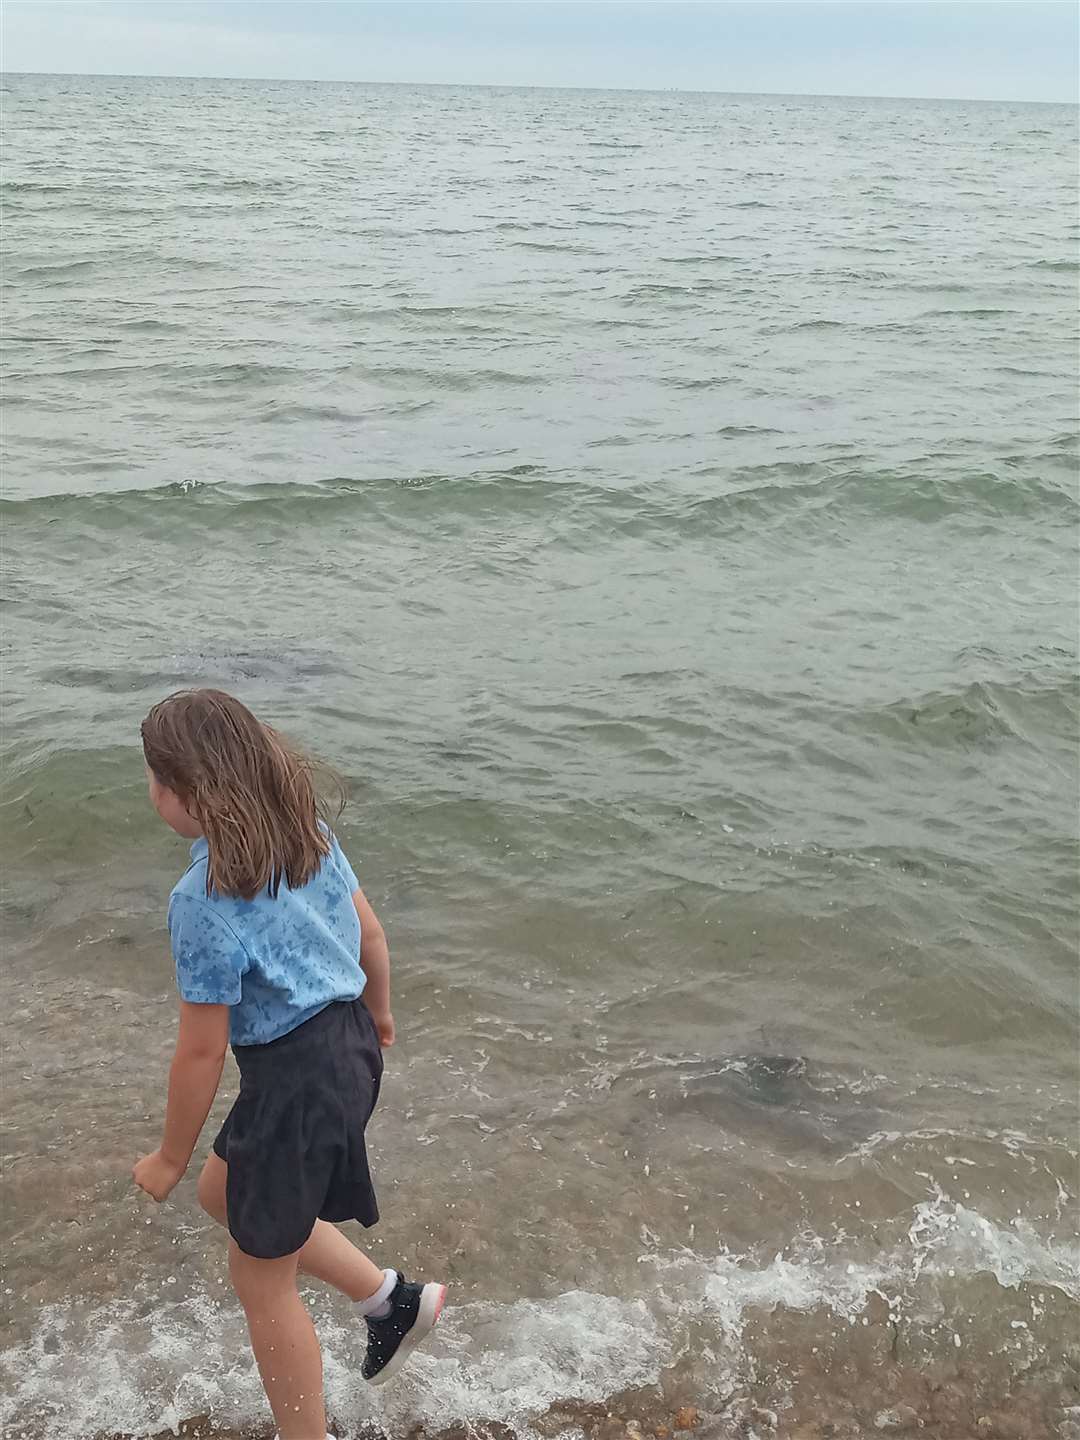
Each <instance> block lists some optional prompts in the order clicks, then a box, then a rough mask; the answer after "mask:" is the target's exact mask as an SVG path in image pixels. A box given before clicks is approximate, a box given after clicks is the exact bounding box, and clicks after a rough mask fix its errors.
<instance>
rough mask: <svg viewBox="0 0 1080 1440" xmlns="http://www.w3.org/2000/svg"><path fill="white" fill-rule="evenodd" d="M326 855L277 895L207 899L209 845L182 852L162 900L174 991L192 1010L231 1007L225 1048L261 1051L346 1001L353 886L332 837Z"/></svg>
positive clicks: (354, 922) (353, 954)
mask: <svg viewBox="0 0 1080 1440" xmlns="http://www.w3.org/2000/svg"><path fill="white" fill-rule="evenodd" d="M330 838H331V847H330V854H329V855H327V857H326V858H325V859H324V860H323V863H322V865H321V867H320V868H319V870H318V872H317V873H316V874H315V875H314V876H313V877H312V878H311V879H310V880H309V881H308V883H307V884H306V885H302V886H301V887H300V888H299V889H296V890H290V889H289V886H288V884H287V883H286V881H285V879H284V878H282V881H281V888H280V890H279V891H278V894H277V898H276V899H275V898H272V897H271V895H270V893H269V891H264V892H263V893H262V894H261V895H257V896H256V897H255V899H254V900H241V899H238V898H237V897H235V896H230V895H218V894H217V893H216V892H215V893H214V894H212V895H207V893H206V867H207V861H208V853H209V847H208V845H207V843H206V841H205V839H200V840H196V841H195V844H194V845H192V847H191V864H190V865H189V866H188V868H187V870H186V871H185V872H184V874H183V876H181V878H180V881H179V883H178V884H177V886H176V888H175V889H174V890H173V892H172V895H171V896H170V897H169V938H170V940H171V941H172V953H173V959H174V960H175V961H176V985H177V989H178V990H179V991H180V995H181V997H182V998H183V999H184V1000H190V1001H192V1002H193V1003H194V1004H196V1005H231V1006H232V1013H231V1015H230V1017H229V1031H230V1038H231V1040H232V1043H233V1044H234V1045H265V1044H266V1043H267V1042H268V1041H270V1040H277V1039H278V1038H279V1037H280V1036H282V1035H287V1034H288V1032H289V1031H290V1030H295V1029H296V1027H297V1026H298V1025H302V1024H303V1023H304V1021H305V1020H310V1019H311V1017H312V1016H313V1015H317V1014H318V1013H319V1011H320V1010H325V1008H326V1006H327V1005H329V1004H331V1003H332V1002H333V1001H335V1000H355V999H356V997H357V996H358V995H359V994H360V993H361V992H362V991H363V988H364V985H365V983H366V977H365V975H364V972H363V970H361V968H360V921H359V919H358V918H357V914H356V907H355V905H354V904H353V899H352V897H353V892H354V891H355V890H356V889H357V888H358V886H357V882H356V876H355V875H354V874H353V870H352V866H351V865H350V864H349V862H348V860H346V859H345V856H344V855H343V854H342V853H341V846H340V845H339V844H338V842H337V840H336V839H334V837H333V836H331V837H330Z"/></svg>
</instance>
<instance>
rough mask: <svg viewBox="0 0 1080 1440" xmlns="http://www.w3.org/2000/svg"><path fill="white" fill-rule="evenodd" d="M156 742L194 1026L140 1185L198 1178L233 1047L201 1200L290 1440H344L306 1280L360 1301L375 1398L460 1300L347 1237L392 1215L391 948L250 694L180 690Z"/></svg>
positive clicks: (183, 1039)
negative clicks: (386, 1155)
mask: <svg viewBox="0 0 1080 1440" xmlns="http://www.w3.org/2000/svg"><path fill="white" fill-rule="evenodd" d="M142 740H143V753H144V755H145V758H146V769H147V779H148V782H149V787H150V800H151V802H152V803H153V806H154V809H155V810H156V811H157V812H158V814H159V815H160V816H161V818H162V819H163V820H164V821H165V823H166V824H167V825H169V826H171V827H172V829H173V830H175V831H176V833H177V834H178V835H182V836H183V837H184V838H185V839H187V840H192V841H194V844H193V845H192V847H191V864H190V865H189V866H188V868H187V870H186V871H185V873H184V875H183V876H182V877H181V879H180V882H179V883H178V884H177V886H176V888H175V889H174V890H173V892H172V896H171V898H170V900H169V936H170V939H171V942H172V952H173V958H174V960H175V962H176V980H177V988H178V990H179V992H180V1030H179V1036H178V1039H177V1043H176V1055H175V1057H174V1059H173V1063H172V1069H171V1071H170V1075H169V1099H168V1105H167V1108H166V1112H165V1130H164V1135H163V1137H162V1141H161V1145H160V1147H159V1148H158V1149H157V1150H155V1151H154V1153H153V1154H152V1155H147V1156H146V1157H145V1158H144V1159H142V1160H140V1161H139V1163H138V1164H137V1165H136V1166H135V1170H134V1178H135V1183H136V1184H137V1185H139V1186H140V1187H141V1188H142V1189H143V1190H145V1191H146V1193H147V1194H148V1195H151V1196H153V1198H154V1199H155V1200H158V1201H161V1200H164V1199H165V1197H166V1196H167V1195H168V1194H169V1192H170V1191H171V1190H172V1189H173V1187H174V1186H175V1185H176V1183H177V1181H178V1180H179V1179H180V1177H181V1176H182V1175H183V1174H184V1172H185V1170H186V1169H187V1167H188V1164H189V1162H190V1160H191V1154H192V1151H193V1150H194V1148H195V1143H196V1141H197V1140H198V1138H199V1132H200V1131H201V1130H202V1127H203V1124H204V1123H205V1121H206V1116H207V1114H208V1112H209V1110H210V1106H211V1104H212V1103H213V1100H214V1096H215V1094H216V1093H217V1088H218V1083H219V1081H220V1080H221V1069H222V1065H223V1063H224V1059H225V1049H226V1045H227V1043H228V1042H229V1040H230V1039H231V1041H232V1046H233V1054H234V1055H235V1057H236V1063H237V1065H238V1066H239V1068H240V1094H239V1096H238V1097H237V1100H236V1103H235V1104H234V1105H233V1107H232V1109H231V1110H230V1111H229V1114H228V1116H227V1117H226V1120H225V1123H224V1125H223V1126H222V1127H221V1130H220V1131H219V1133H218V1136H217V1138H216V1140H215V1141H214V1150H213V1154H212V1155H211V1156H210V1158H209V1159H208V1160H207V1162H206V1164H205V1165H204V1166H203V1170H202V1174H201V1175H200V1177H199V1187H198V1194H199V1201H200V1203H201V1204H202V1206H203V1208H204V1209H205V1210H206V1211H207V1212H208V1213H209V1214H210V1215H211V1216H213V1218H214V1219H215V1220H217V1221H219V1222H220V1223H221V1224H222V1225H226V1226H227V1227H228V1230H229V1236H230V1240H229V1273H230V1275H231V1278H232V1283H233V1287H234V1289H235V1290H236V1294H237V1296H238V1297H239V1300H240V1303H241V1304H242V1305H243V1307H244V1311H245V1313H246V1315H247V1321H248V1330H249V1333H250V1335H251V1345H252V1349H253V1350H254V1352H255V1359H256V1362H257V1363H258V1366H259V1373H260V1375H261V1376H262V1381H263V1386H264V1387H265V1389H266V1397H267V1399H268V1400H269V1402H270V1408H271V1410H272V1411H273V1412H274V1418H275V1420H276V1421H277V1425H278V1433H279V1437H280V1440H324V1437H325V1440H332V1437H330V1436H327V1435H326V1412H325V1409H324V1403H323V1383H322V1356H321V1354H320V1351H319V1342H318V1340H317V1339H316V1336H315V1330H314V1327H313V1326H312V1323H311V1318H310V1316H309V1315H308V1313H307V1310H306V1309H305V1308H304V1305H303V1303H302V1301H301V1300H300V1296H299V1295H298V1294H297V1289H296V1276H297V1272H298V1271H303V1272H304V1274H306V1275H314V1276H315V1277H316V1278H317V1279H319V1280H325V1281H327V1282H328V1283H329V1284H331V1285H334V1286H336V1287H337V1289H339V1290H341V1291H342V1292H343V1293H344V1294H346V1295H347V1296H349V1298H350V1299H351V1300H353V1301H355V1302H356V1307H357V1310H358V1312H359V1314H360V1315H362V1316H363V1317H364V1319H365V1320H366V1322H367V1353H366V1356H365V1359H364V1363H363V1375H364V1377H365V1379H367V1380H371V1381H372V1382H373V1383H375V1384H380V1383H382V1382H383V1381H384V1380H387V1379H389V1378H390V1376H391V1375H393V1374H395V1373H396V1371H397V1370H398V1369H399V1368H400V1367H401V1365H402V1364H403V1363H404V1361H405V1359H406V1357H407V1355H408V1354H409V1352H410V1351H411V1350H413V1349H414V1348H415V1347H416V1346H417V1345H418V1344H419V1343H420V1342H421V1340H423V1339H424V1337H425V1336H426V1335H427V1334H428V1333H429V1332H430V1331H431V1329H432V1327H433V1326H434V1325H435V1322H436V1321H437V1320H438V1318H439V1314H440V1312H441V1310H442V1307H443V1302H444V1300H445V1298H446V1289H445V1286H443V1285H415V1284H411V1283H410V1282H409V1281H407V1280H406V1279H405V1277H404V1276H403V1275H399V1274H397V1273H396V1272H395V1271H393V1270H385V1271H384V1270H380V1269H379V1268H378V1267H377V1266H376V1265H374V1264H373V1263H372V1261H371V1260H369V1259H368V1257H367V1256H366V1255H364V1254H363V1252H362V1251H360V1250H357V1249H356V1248H355V1246H353V1245H351V1244H350V1243H349V1241H348V1240H347V1239H346V1238H345V1236H344V1235H342V1233H341V1232H340V1231H339V1230H337V1229H335V1228H334V1224H333V1223H332V1222H335V1221H341V1220H351V1219H356V1220H359V1221H360V1222H361V1224H363V1225H374V1224H375V1222H376V1221H377V1220H378V1218H379V1215H378V1207H377V1205H376V1203H375V1192H374V1190H373V1189H372V1184H371V1176H370V1174H369V1173H368V1162H367V1153H366V1150H365V1148H364V1127H365V1125H366V1124H367V1122H368V1120H369V1119H370V1118H371V1112H372V1110H373V1109H374V1108H375V1102H376V1100H377V1099H378V1095H379V1080H380V1077H381V1075H382V1054H381V1050H382V1048H384V1047H386V1046H388V1045H392V1044H393V1043H394V1020H393V1016H392V1015H391V1013H390V956H389V952H388V950H387V945H386V938H385V936H384V935H383V931H382V927H381V926H380V925H379V922H378V920H376V918H375V914H374V912H373V911H372V909H371V906H370V905H369V904H368V902H367V900H366V899H365V898H364V895H363V892H362V891H361V890H360V888H359V886H358V884H357V881H356V876H355V875H354V874H353V871H352V869H351V867H350V865H349V862H348V861H347V860H346V859H345V856H344V855H343V854H342V852H341V847H340V846H339V845H338V842H337V840H336V839H335V838H334V836H333V835H332V834H331V832H330V829H329V827H328V826H327V825H326V824H325V823H324V822H323V821H321V820H320V819H319V814H318V806H317V801H316V798H315V791H314V786H313V784H312V779H311V773H310V767H309V765H308V764H307V763H306V762H305V761H304V760H303V759H302V758H301V757H300V756H299V755H297V754H296V753H295V752H294V751H293V750H291V749H290V748H289V747H288V746H287V745H286V744H285V742H284V741H283V740H282V739H281V737H280V736H279V735H277V734H276V733H275V732H274V731H273V730H271V729H270V728H269V727H268V726H266V725H262V724H260V723H259V721H258V720H256V718H255V716H254V715H252V713H251V712H250V710H248V709H246V708H245V707H244V706H243V705H241V704H240V702H239V700H234V699H233V698H232V696H230V695H225V694H222V693H221V692H220V691H218V690H192V691H185V692H182V693H180V694H177V695H171V696H170V697H169V698H168V699H167V700H163V701H162V702H161V704H160V705H155V706H154V708H153V710H151V711H150V714H149V715H148V716H147V717H146V719H145V720H144V721H143V726H142ZM361 937H362V939H363V951H362V958H363V967H362V968H361V963H360V961H361ZM361 997H363V998H361Z"/></svg>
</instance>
